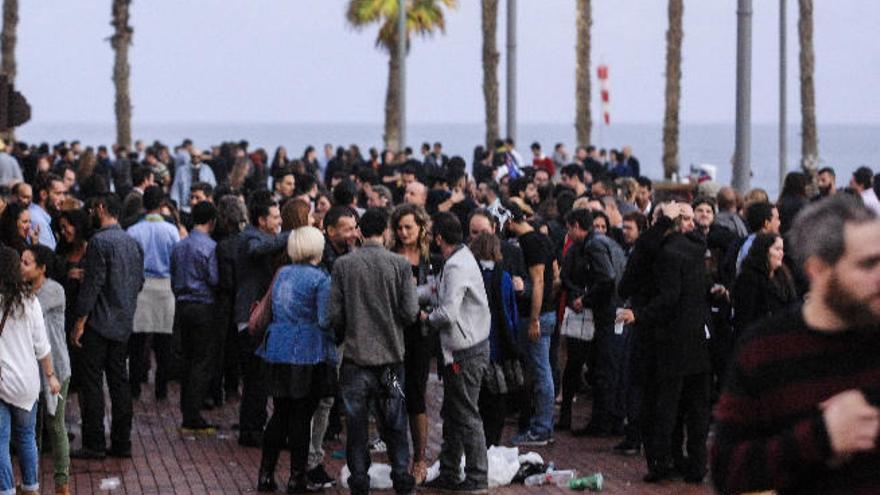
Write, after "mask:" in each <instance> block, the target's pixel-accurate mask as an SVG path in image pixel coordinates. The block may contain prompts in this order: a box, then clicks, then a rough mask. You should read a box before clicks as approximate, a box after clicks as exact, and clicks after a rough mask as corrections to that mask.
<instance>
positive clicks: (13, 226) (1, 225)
mask: <svg viewBox="0 0 880 495" xmlns="http://www.w3.org/2000/svg"><path fill="white" fill-rule="evenodd" d="M0 242H2V243H3V244H5V245H7V246H9V247H11V248H12V249H15V250H16V251H17V252H18V253H19V254H21V252H22V251H24V249H25V248H26V247H28V246H29V245H31V244H36V243H38V242H40V233H39V231H38V230H37V229H33V228H31V214H30V212H29V211H28V209H27V208H25V207H24V206H22V205H21V204H19V203H10V204H9V206H7V207H6V209H5V210H3V216H0Z"/></svg>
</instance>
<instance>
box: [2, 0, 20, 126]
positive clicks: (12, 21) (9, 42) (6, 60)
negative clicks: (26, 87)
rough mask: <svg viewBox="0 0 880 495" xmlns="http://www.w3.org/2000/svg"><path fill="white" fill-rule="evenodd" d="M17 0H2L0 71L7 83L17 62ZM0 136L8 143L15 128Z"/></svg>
mask: <svg viewBox="0 0 880 495" xmlns="http://www.w3.org/2000/svg"><path fill="white" fill-rule="evenodd" d="M17 30H18V0H3V31H2V32H0V57H2V62H0V65H2V68H0V71H2V73H3V74H4V75H5V76H6V81H7V82H9V84H13V83H15V75H16V72H17V64H16V62H15V44H16V42H17V41H18V36H17ZM0 138H2V139H3V140H5V141H6V142H8V143H11V142H12V141H14V140H15V129H9V130H5V131H2V132H0Z"/></svg>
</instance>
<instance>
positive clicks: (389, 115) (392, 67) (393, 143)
mask: <svg viewBox="0 0 880 495" xmlns="http://www.w3.org/2000/svg"><path fill="white" fill-rule="evenodd" d="M391 46H392V48H391V49H389V50H388V92H387V93H386V94H385V135H384V136H383V141H384V142H385V149H389V150H401V148H400V146H401V143H400V110H399V105H400V76H399V72H400V57H399V55H398V53H397V50H396V49H395V48H394V46H396V45H391Z"/></svg>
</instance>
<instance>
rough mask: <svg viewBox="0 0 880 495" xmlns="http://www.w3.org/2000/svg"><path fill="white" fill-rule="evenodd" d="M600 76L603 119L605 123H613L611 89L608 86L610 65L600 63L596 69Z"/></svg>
mask: <svg viewBox="0 0 880 495" xmlns="http://www.w3.org/2000/svg"><path fill="white" fill-rule="evenodd" d="M596 72H598V76H599V94H600V95H601V97H602V120H603V121H604V122H605V125H610V124H611V91H610V90H609V88H608V66H607V65H605V64H601V65H599V67H598V68H597V69H596Z"/></svg>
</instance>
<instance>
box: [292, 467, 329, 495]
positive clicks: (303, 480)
mask: <svg viewBox="0 0 880 495" xmlns="http://www.w3.org/2000/svg"><path fill="white" fill-rule="evenodd" d="M323 490H324V487H322V486H321V485H316V484H314V483H312V482H311V481H309V478H308V476H306V474H305V473H303V472H302V471H300V472H293V473H291V475H290V480H288V481H287V493H315V492H320V491H323Z"/></svg>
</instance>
